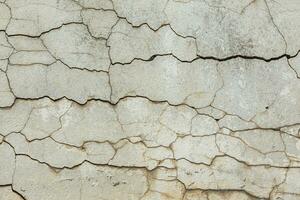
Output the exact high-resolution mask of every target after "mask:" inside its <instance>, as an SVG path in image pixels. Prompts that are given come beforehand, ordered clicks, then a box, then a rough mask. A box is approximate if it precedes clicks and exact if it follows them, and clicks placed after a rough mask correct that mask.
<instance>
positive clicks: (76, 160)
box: [6, 133, 114, 168]
mask: <svg viewBox="0 0 300 200" xmlns="http://www.w3.org/2000/svg"><path fill="white" fill-rule="evenodd" d="M6 141H7V142H9V143H10V144H11V145H12V146H13V147H14V149H15V151H16V153H17V154H22V155H28V156H30V158H33V159H36V160H38V161H39V162H43V163H47V164H49V165H50V166H52V167H56V168H63V167H74V166H76V165H79V164H81V163H82V162H84V161H85V160H88V161H91V162H93V163H96V164H107V163H108V161H109V160H110V159H111V158H112V157H113V155H114V149H113V148H112V146H111V145H109V144H108V143H103V144H102V143H87V144H85V145H84V146H83V148H76V147H72V146H67V145H64V144H59V143H57V142H55V141H54V140H53V139H51V138H46V139H43V140H35V141H32V142H28V141H26V139H25V137H24V136H22V135H20V134H17V133H13V134H10V135H9V136H7V138H6Z"/></svg>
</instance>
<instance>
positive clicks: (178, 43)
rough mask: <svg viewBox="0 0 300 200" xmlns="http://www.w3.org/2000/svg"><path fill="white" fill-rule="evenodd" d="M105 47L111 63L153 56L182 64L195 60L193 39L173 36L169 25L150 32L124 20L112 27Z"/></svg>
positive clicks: (143, 26) (145, 26) (195, 50)
mask: <svg viewBox="0 0 300 200" xmlns="http://www.w3.org/2000/svg"><path fill="white" fill-rule="evenodd" d="M108 45H109V46H110V47H111V48H110V55H111V58H112V61H113V62H114V63H130V62H131V61H132V60H134V59H136V58H140V59H144V60H148V59H150V58H151V57H152V56H153V55H156V54H160V55H163V54H172V55H174V56H176V57H177V58H179V59H180V60H185V61H192V60H193V59H195V58H196V57H197V47H196V42H195V40H194V39H193V38H182V37H180V36H178V35H176V33H174V31H173V30H172V29H171V28H170V26H164V27H161V28H160V29H159V30H158V31H153V30H151V29H150V28H149V27H148V26H147V25H142V26H141V27H139V28H134V27H132V26H131V25H130V24H128V23H127V22H126V20H120V21H119V22H118V23H117V25H116V26H114V28H113V30H112V34H111V36H110V37H109V40H108Z"/></svg>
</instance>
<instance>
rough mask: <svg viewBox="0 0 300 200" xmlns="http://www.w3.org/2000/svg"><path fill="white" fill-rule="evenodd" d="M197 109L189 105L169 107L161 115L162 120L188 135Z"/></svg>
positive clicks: (175, 129) (164, 123)
mask: <svg viewBox="0 0 300 200" xmlns="http://www.w3.org/2000/svg"><path fill="white" fill-rule="evenodd" d="M196 114H197V113H196V111H195V110H193V109H191V108H190V107H187V106H176V107H173V106H172V107H168V108H167V109H165V110H164V112H163V113H162V115H161V117H160V122H161V123H162V124H163V125H165V126H166V127H168V128H169V129H171V130H173V131H174V132H175V133H177V134H179V135H188V134H190V130H191V123H192V120H193V119H194V117H195V116H196Z"/></svg>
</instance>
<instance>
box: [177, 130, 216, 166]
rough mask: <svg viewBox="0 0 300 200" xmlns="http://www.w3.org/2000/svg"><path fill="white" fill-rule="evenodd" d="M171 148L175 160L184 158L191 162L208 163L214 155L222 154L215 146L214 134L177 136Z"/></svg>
mask: <svg viewBox="0 0 300 200" xmlns="http://www.w3.org/2000/svg"><path fill="white" fill-rule="evenodd" d="M172 149H173V151H174V157H175V158H176V159H177V160H178V159H186V160H189V161H191V162H193V163H204V164H210V163H211V162H212V160H213V159H214V158H215V157H216V156H218V155H222V153H221V152H219V150H218V148H217V145H216V139H215V136H204V137H192V136H186V137H184V138H178V139H177V140H176V141H175V142H174V143H173V145H172Z"/></svg>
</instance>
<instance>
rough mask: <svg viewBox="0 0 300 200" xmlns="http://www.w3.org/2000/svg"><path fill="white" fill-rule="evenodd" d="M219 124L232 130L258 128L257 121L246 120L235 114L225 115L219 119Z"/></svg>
mask: <svg viewBox="0 0 300 200" xmlns="http://www.w3.org/2000/svg"><path fill="white" fill-rule="evenodd" d="M218 124H219V126H220V127H221V128H228V129H230V130H232V131H239V130H244V129H253V128H256V125H255V123H253V122H248V121H244V120H243V119H241V118H239V117H238V116H234V115H225V116H224V117H223V118H222V119H220V120H219V122H218Z"/></svg>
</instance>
